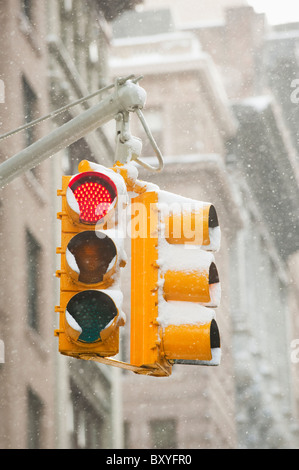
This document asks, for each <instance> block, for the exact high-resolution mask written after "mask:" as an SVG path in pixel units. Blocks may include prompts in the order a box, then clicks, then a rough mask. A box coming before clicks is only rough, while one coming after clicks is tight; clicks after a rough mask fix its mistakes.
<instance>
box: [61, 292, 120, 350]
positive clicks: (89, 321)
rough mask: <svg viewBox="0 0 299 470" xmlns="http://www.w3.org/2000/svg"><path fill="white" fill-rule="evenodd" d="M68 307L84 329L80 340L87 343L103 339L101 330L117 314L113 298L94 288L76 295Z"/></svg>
mask: <svg viewBox="0 0 299 470" xmlns="http://www.w3.org/2000/svg"><path fill="white" fill-rule="evenodd" d="M66 309H67V311H68V313H69V315H71V317H72V318H73V319H74V320H75V321H76V323H77V324H78V325H79V326H80V328H81V330H82V332H81V334H80V336H79V338H78V341H82V342H85V343H94V342H95V341H99V340H101V331H103V330H104V329H105V328H106V327H107V326H108V325H109V323H110V322H111V321H112V320H113V319H114V318H115V317H116V315H117V308H116V306H115V304H114V302H113V300H112V299H111V298H110V297H109V296H108V295H107V294H105V293H104V292H100V291H94V290H88V291H84V292H79V294H76V295H74V297H72V298H71V300H70V301H69V302H68V304H67V308H66Z"/></svg>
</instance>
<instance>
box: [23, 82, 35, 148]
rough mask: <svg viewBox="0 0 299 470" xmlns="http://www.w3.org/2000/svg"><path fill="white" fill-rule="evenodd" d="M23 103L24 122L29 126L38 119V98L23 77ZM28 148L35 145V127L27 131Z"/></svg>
mask: <svg viewBox="0 0 299 470" xmlns="http://www.w3.org/2000/svg"><path fill="white" fill-rule="evenodd" d="M22 82H23V102H24V122H25V124H28V123H29V122H31V121H33V120H34V119H35V118H36V112H37V111H36V106H37V97H36V94H35V93H34V91H33V90H32V88H31V86H30V85H29V83H28V82H27V80H26V78H25V77H23V79H22ZM25 139H26V142H25V143H26V147H28V146H29V145H31V144H33V142H34V140H35V136H34V126H33V127H29V128H28V129H26V130H25Z"/></svg>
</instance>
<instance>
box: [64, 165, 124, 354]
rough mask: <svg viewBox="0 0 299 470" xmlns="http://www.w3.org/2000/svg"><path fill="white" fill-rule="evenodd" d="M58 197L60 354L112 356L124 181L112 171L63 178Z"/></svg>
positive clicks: (118, 315)
mask: <svg viewBox="0 0 299 470" xmlns="http://www.w3.org/2000/svg"><path fill="white" fill-rule="evenodd" d="M98 168H99V166H97V169H98ZM79 169H80V166H79ZM58 195H59V196H61V197H62V211H61V212H59V213H58V218H59V219H60V220H61V246H60V247H59V248H57V253H59V254H60V255H61V269H60V270H59V271H57V276H58V277H59V278H60V305H59V307H56V311H57V312H59V313H60V317H59V329H58V330H56V332H55V333H56V335H57V336H58V337H59V351H60V352H61V353H62V354H65V355H69V356H74V357H77V358H80V357H81V356H82V357H83V356H84V357H85V358H86V357H89V356H90V357H93V356H94V357H97V356H99V357H106V356H114V355H116V354H117V353H118V351H119V327H120V326H123V325H124V323H125V315H124V313H123V312H122V292H121V289H120V268H121V267H123V266H125V264H126V254H125V252H124V250H123V246H122V243H123V233H122V212H123V211H124V209H125V207H126V205H127V191H126V185H125V182H124V180H123V178H122V177H121V176H120V175H118V174H116V173H115V172H114V171H113V170H111V169H106V168H104V167H101V171H93V170H91V169H90V170H89V171H81V172H80V173H78V174H77V175H74V176H63V177H62V189H61V190H59V191H58Z"/></svg>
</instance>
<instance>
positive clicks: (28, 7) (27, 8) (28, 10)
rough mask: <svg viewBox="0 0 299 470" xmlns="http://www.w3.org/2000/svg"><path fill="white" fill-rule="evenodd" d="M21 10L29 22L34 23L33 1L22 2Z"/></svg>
mask: <svg viewBox="0 0 299 470" xmlns="http://www.w3.org/2000/svg"><path fill="white" fill-rule="evenodd" d="M21 8H22V12H23V13H24V15H25V16H26V18H27V20H28V21H30V22H32V11H33V8H32V0H21Z"/></svg>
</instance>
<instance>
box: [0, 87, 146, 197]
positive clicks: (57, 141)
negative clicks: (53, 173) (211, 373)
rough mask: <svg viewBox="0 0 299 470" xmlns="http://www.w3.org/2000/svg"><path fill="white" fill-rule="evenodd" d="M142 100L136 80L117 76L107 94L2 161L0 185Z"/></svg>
mask: <svg viewBox="0 0 299 470" xmlns="http://www.w3.org/2000/svg"><path fill="white" fill-rule="evenodd" d="M145 100H146V92H145V90H144V89H143V88H141V87H140V86H139V85H138V84H136V83H134V82H133V81H131V80H127V81H125V82H124V83H121V81H120V80H119V81H118V83H117V86H116V87H115V92H114V93H112V94H110V96H108V97H107V98H104V99H103V100H102V101H101V102H100V103H98V104H97V105H95V106H93V107H92V108H90V109H88V110H87V111H84V112H83V113H81V114H80V115H79V116H76V117H75V118H73V119H71V120H70V121H68V122H67V123H65V124H63V125H62V126H61V127H59V128H57V129H55V130H53V131H52V132H51V133H50V134H48V135H47V136H45V137H43V138H41V139H40V140H38V141H36V142H34V143H33V144H32V145H30V146H29V147H26V148H25V149H24V150H22V151H21V152H19V153H17V154H16V155H14V156H13V157H11V158H9V159H8V160H6V161H5V162H3V163H2V164H1V165H0V187H2V188H3V187H4V186H6V185H7V184H8V183H9V182H10V181H12V180H13V179H14V178H16V177H17V176H19V175H20V174H22V173H24V172H25V171H27V170H29V169H31V168H34V167H35V166H36V165H38V164H39V163H41V162H42V161H44V160H46V159H47V158H48V157H50V156H52V155H54V154H55V153H57V152H58V151H59V150H62V149H64V148H66V147H67V146H69V145H71V144H72V143H74V142H76V141H77V140H79V139H81V138H82V137H84V136H85V135H86V134H88V133H89V132H92V131H94V130H95V129H97V128H98V127H100V126H102V125H103V124H105V123H107V122H108V121H110V120H111V119H113V118H115V116H116V115H117V114H118V113H120V112H130V111H135V110H137V109H141V108H143V106H144V104H145Z"/></svg>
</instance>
